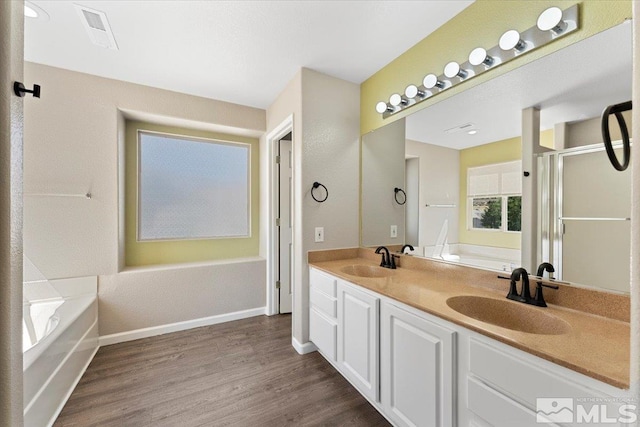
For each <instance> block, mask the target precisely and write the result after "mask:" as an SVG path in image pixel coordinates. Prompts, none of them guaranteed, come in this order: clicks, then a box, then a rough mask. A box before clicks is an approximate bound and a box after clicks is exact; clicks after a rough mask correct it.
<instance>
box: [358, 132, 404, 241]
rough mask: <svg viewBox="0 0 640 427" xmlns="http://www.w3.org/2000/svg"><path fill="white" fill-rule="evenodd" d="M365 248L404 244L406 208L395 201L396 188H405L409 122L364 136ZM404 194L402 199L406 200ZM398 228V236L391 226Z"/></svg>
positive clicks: (363, 231)
mask: <svg viewBox="0 0 640 427" xmlns="http://www.w3.org/2000/svg"><path fill="white" fill-rule="evenodd" d="M361 157H362V164H361V168H362V176H363V178H362V185H361V187H362V213H363V214H362V220H361V227H362V242H361V243H362V245H363V246H378V245H398V244H400V245H402V244H404V232H405V206H406V205H399V204H398V203H396V201H395V193H394V192H393V190H394V188H395V187H399V188H402V189H405V182H404V181H405V121H404V120H399V121H397V122H394V123H391V124H389V125H388V126H385V127H383V128H380V129H377V130H375V131H373V132H369V133H368V134H366V135H363V136H362V156H361ZM402 197H403V196H402V195H400V196H398V200H402ZM392 225H397V226H398V237H396V238H393V237H390V236H391V226H392Z"/></svg>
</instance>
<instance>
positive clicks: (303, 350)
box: [291, 337, 318, 354]
mask: <svg viewBox="0 0 640 427" xmlns="http://www.w3.org/2000/svg"><path fill="white" fill-rule="evenodd" d="M291 345H292V346H293V348H295V349H296V351H297V352H298V354H307V353H313V352H314V351H317V350H318V348H317V347H316V345H315V344H314V343H312V342H311V341H309V342H306V343H304V344H300V341H298V340H297V339H296V338H295V337H291Z"/></svg>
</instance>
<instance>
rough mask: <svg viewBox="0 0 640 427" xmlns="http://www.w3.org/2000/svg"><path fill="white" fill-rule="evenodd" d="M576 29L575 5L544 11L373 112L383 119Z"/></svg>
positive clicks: (391, 98)
mask: <svg viewBox="0 0 640 427" xmlns="http://www.w3.org/2000/svg"><path fill="white" fill-rule="evenodd" d="M577 29H578V5H577V4H575V5H573V6H571V7H569V8H567V9H565V10H564V11H563V10H561V9H560V8H558V7H550V8H548V9H546V10H544V11H543V12H542V13H541V14H540V16H539V17H538V20H537V23H536V25H534V26H533V27H531V28H529V29H528V30H526V31H523V32H522V33H519V32H518V31H516V30H513V29H510V30H508V31H505V32H504V34H502V36H501V37H500V42H499V44H498V45H497V46H494V47H492V48H491V49H488V50H485V49H483V48H481V47H478V48H476V49H474V50H472V51H471V53H470V54H469V59H468V60H467V61H466V62H463V63H461V64H458V63H457V62H449V63H448V64H447V65H446V67H444V69H443V72H442V74H440V75H439V76H437V75H435V74H427V75H426V77H425V78H424V80H423V81H422V84H420V85H413V84H411V85H409V86H407V88H406V90H405V92H404V95H400V94H399V93H394V94H393V95H391V97H390V99H389V100H388V101H380V102H378V103H377V104H376V111H377V112H378V113H380V114H382V118H384V119H386V118H387V117H390V116H392V115H394V114H396V113H398V112H400V111H403V110H405V109H407V108H409V107H411V106H412V105H415V104H418V103H420V102H422V101H424V100H425V99H429V98H431V97H432V96H435V95H437V94H439V93H440V92H443V91H445V90H447V89H449V88H451V87H453V86H456V85H458V84H460V83H462V82H463V81H466V80H469V79H472V78H473V77H475V76H477V75H479V74H482V73H484V72H486V71H487V70H489V69H493V68H495V67H497V66H499V65H500V64H504V63H506V62H509V61H511V60H512V59H514V58H516V57H518V56H520V55H523V54H525V53H527V52H531V51H532V50H535V49H538V48H539V47H542V46H545V45H547V44H549V43H551V42H552V41H554V40H556V39H559V38H561V37H564V36H566V35H567V34H570V33H572V32H574V31H575V30H577Z"/></svg>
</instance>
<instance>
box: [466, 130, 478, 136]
mask: <svg viewBox="0 0 640 427" xmlns="http://www.w3.org/2000/svg"><path fill="white" fill-rule="evenodd" d="M467 133H468V134H469V135H475V134H476V133H478V131H477V130H475V129H471V130H470V131H469V132H467Z"/></svg>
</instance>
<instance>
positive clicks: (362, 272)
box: [340, 265, 391, 277]
mask: <svg viewBox="0 0 640 427" xmlns="http://www.w3.org/2000/svg"><path fill="white" fill-rule="evenodd" d="M340 271H342V272H343V273H345V274H348V275H349V276H357V277H388V276H390V275H391V270H389V269H387V268H382V267H377V266H375V265H348V266H346V267H342V268H341V269H340Z"/></svg>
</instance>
